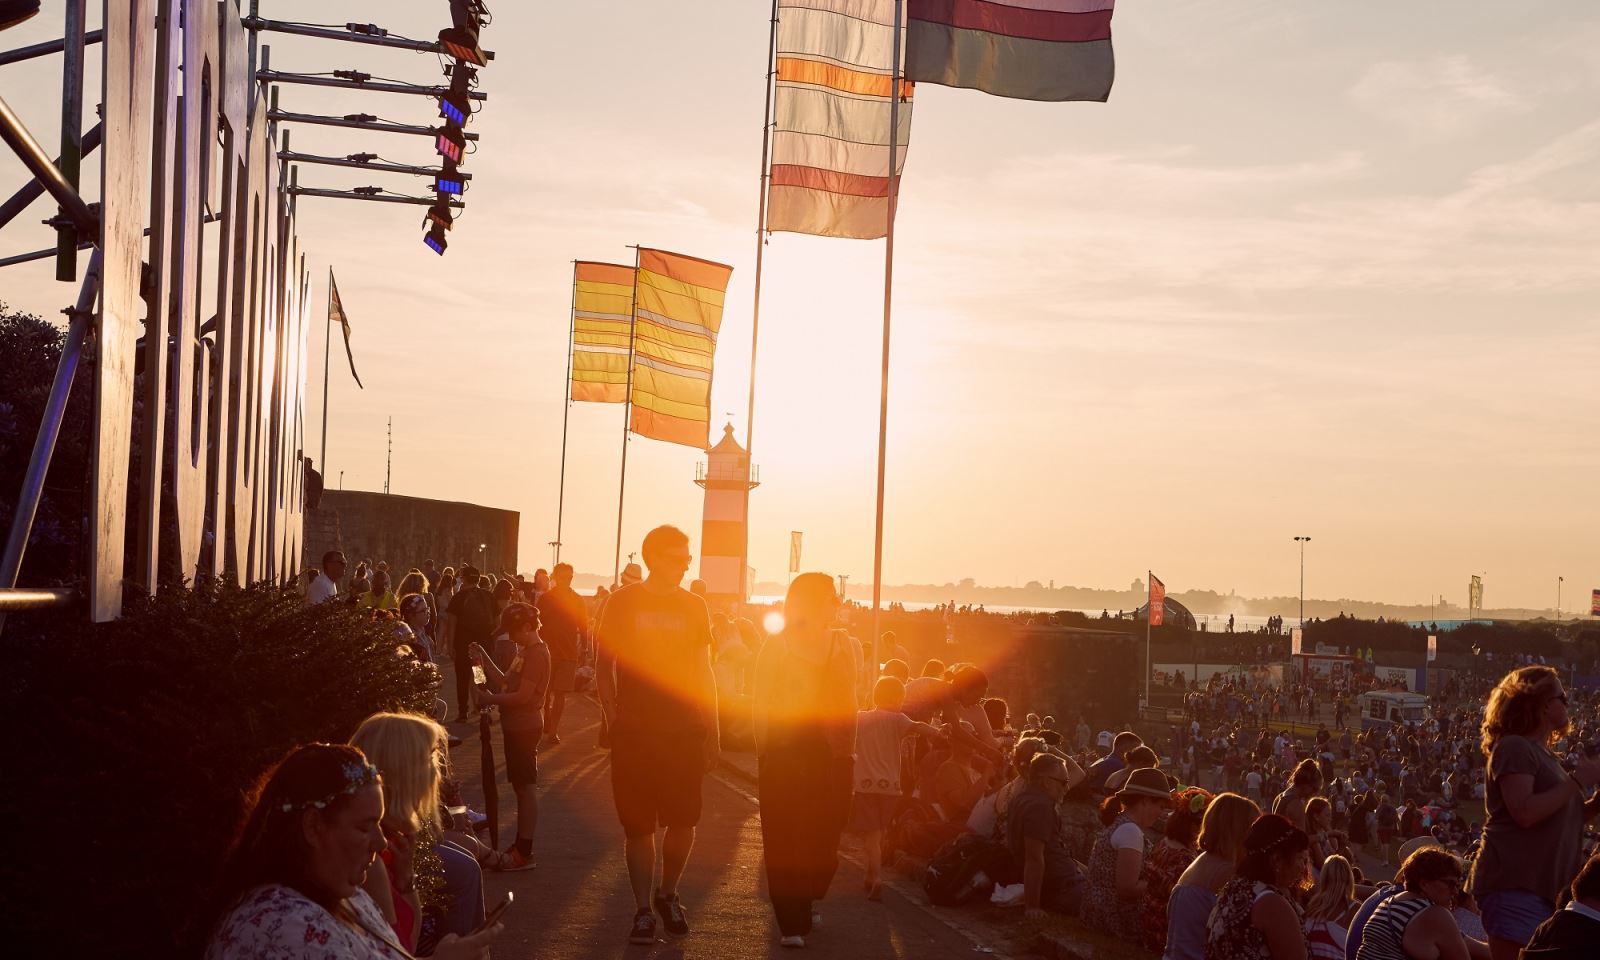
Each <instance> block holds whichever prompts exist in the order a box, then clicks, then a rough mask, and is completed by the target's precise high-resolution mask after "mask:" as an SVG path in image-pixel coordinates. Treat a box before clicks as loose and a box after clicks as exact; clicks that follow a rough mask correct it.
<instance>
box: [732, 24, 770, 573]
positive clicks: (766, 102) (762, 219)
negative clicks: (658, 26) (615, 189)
mask: <svg viewBox="0 0 1600 960" xmlns="http://www.w3.org/2000/svg"><path fill="white" fill-rule="evenodd" d="M777 56H778V0H772V30H771V33H770V36H769V39H768V40H767V92H766V96H765V97H764V98H763V106H764V107H765V108H766V117H765V119H763V120H762V122H761V202H760V205H759V206H758V207H757V208H756V291H755V301H754V303H753V305H752V306H751V308H750V400H749V402H748V403H747V404H746V405H745V414H744V452H745V457H746V458H747V464H749V463H754V462H755V446H756V342H757V340H758V337H759V335H760V333H761V255H762V253H763V252H764V250H765V248H766V245H767V239H766V237H767V183H768V181H769V179H770V178H771V176H772V172H771V170H770V169H769V167H770V166H771V159H772V154H771V149H772V78H773V74H774V73H775V72H776V61H777ZM745 479H746V480H749V476H748V475H747V476H746V477H745ZM749 569H750V493H749V491H748V490H746V491H745V497H744V536H743V537H741V538H740V539H739V602H740V603H744V602H745V601H747V600H749V599H750V598H749V596H748V593H747V592H748V590H749V587H750V582H749V575H748V574H747V573H746V571H747V570H749Z"/></svg>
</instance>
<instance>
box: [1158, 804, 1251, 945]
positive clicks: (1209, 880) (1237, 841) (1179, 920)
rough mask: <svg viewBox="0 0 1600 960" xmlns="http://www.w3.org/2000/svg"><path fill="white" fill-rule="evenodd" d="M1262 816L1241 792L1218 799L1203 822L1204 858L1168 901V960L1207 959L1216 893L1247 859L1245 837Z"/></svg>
mask: <svg viewBox="0 0 1600 960" xmlns="http://www.w3.org/2000/svg"><path fill="white" fill-rule="evenodd" d="M1260 815H1261V808H1260V807H1257V806H1256V805H1255V803H1254V801H1251V800H1248V799H1246V798H1245V797H1241V796H1240V795H1238V794H1237V793H1223V794H1218V795H1217V797H1216V798H1215V799H1214V800H1212V801H1211V804H1210V806H1208V807H1206V812H1205V816H1204V817H1203V818H1202V819H1201V821H1200V840H1199V844H1200V855H1199V856H1198V857H1196V858H1195V859H1194V862H1193V863H1191V864H1189V866H1188V868H1187V869H1185V870H1184V871H1183V874H1182V875H1181V876H1179V877H1178V882H1177V885H1176V886H1174V887H1173V888H1172V896H1170V897H1168V898H1167V910H1166V914H1167V941H1166V948H1165V950H1164V952H1163V954H1162V956H1163V957H1165V958H1166V960H1204V958H1205V953H1206V918H1208V917H1210V916H1211V909H1212V908H1213V907H1215V906H1216V905H1217V891H1218V890H1221V889H1222V887H1223V885H1224V884H1226V883H1227V882H1228V881H1229V880H1232V879H1233V874H1234V865H1235V864H1237V863H1238V862H1239V861H1241V860H1243V859H1244V838H1245V834H1246V833H1247V832H1248V831H1249V829H1250V825H1251V824H1252V823H1254V822H1255V820H1256V818H1257V817H1259V816H1260Z"/></svg>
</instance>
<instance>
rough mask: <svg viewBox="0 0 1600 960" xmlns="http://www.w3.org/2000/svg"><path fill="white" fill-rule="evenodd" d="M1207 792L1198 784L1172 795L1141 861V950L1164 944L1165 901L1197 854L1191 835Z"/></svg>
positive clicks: (1196, 830)
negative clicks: (1157, 834)
mask: <svg viewBox="0 0 1600 960" xmlns="http://www.w3.org/2000/svg"><path fill="white" fill-rule="evenodd" d="M1210 803H1211V794H1210V793H1209V792H1207V791H1205V790H1202V789H1201V788H1199V787H1188V788H1187V789H1184V790H1182V791H1179V792H1178V793H1176V794H1174V795H1173V798H1172V808H1171V811H1170V812H1169V813H1168V814H1167V823H1166V827H1165V828H1164V830H1163V832H1164V833H1165V834H1166V835H1165V836H1163V837H1162V838H1161V840H1160V842H1158V843H1157V844H1156V845H1155V846H1154V847H1153V848H1152V849H1151V850H1150V855H1149V856H1148V857H1146V858H1145V862H1144V877H1143V879H1144V904H1143V906H1142V907H1141V909H1140V912H1141V913H1142V914H1143V926H1144V937H1143V939H1144V946H1145V949H1147V950H1151V951H1153V952H1156V953H1160V952H1161V951H1162V950H1163V949H1164V948H1165V947H1166V945H1167V902H1168V901H1169V900H1170V899H1171V898H1172V888H1173V887H1174V886H1176V885H1177V882H1178V878H1179V877H1181V876H1183V872H1184V871H1185V870H1187V869H1188V868H1189V864H1191V863H1193V862H1194V859H1195V857H1196V855H1197V854H1198V853H1199V851H1198V850H1196V849H1195V838H1196V837H1197V836H1198V835H1199V833H1200V824H1201V823H1202V822H1203V818H1204V817H1205V813H1206V807H1207V806H1209V805H1210Z"/></svg>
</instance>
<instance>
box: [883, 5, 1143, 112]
mask: <svg viewBox="0 0 1600 960" xmlns="http://www.w3.org/2000/svg"><path fill="white" fill-rule="evenodd" d="M1114 2H1115V0H1003V2H990V0H909V2H908V3H907V5H906V13H907V18H908V19H907V23H906V72H905V76H906V78H907V79H909V80H913V81H916V82H919V83H937V84H942V85H944V86H947V87H970V88H972V89H974V90H982V91H983V92H984V93H992V94H994V95H995V96H997V97H1012V98H1016V99H1020V100H1101V101H1104V100H1105V99H1107V98H1108V97H1110V96H1111V81H1112V78H1113V77H1114V75H1115V73H1116V64H1115V61H1114V60H1113V58H1112V55H1111V8H1112V5H1113V3H1114Z"/></svg>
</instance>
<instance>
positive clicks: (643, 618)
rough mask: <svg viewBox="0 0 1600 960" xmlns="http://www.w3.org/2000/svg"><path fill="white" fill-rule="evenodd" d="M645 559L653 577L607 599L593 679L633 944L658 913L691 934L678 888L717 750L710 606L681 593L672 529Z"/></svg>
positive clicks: (659, 535) (681, 552)
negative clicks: (657, 880) (604, 731)
mask: <svg viewBox="0 0 1600 960" xmlns="http://www.w3.org/2000/svg"><path fill="white" fill-rule="evenodd" d="M641 551H642V553H643V554H644V562H645V566H647V567H649V569H650V575H649V576H648V577H646V578H645V580H644V581H643V582H642V583H637V584H631V585H628V586H623V587H620V588H618V589H617V591H616V592H615V593H613V594H611V597H610V599H608V600H607V601H606V605H605V609H604V611H603V612H602V614H601V619H600V625H599V629H598V630H597V632H596V633H597V636H596V640H597V643H598V657H597V662H596V665H595V673H596V679H597V680H598V685H599V693H600V707H601V709H602V710H603V711H604V713H605V720H606V723H607V726H608V729H609V730H610V732H611V792H612V797H613V798H614V799H615V801H616V805H617V818H618V819H619V820H620V821H621V822H622V831H623V835H624V847H625V850H626V853H627V860H628V879H629V881H630V882H631V884H632V886H633V895H634V901H635V905H636V906H637V908H638V911H637V913H635V914H634V917H633V922H632V924H631V926H630V928H629V932H628V940H629V942H630V943H654V942H655V935H656V919H655V916H654V915H653V914H652V913H651V908H652V907H654V909H655V912H656V913H659V914H660V915H661V920H662V922H663V923H664V924H665V926H666V928H667V931H668V932H669V933H673V934H678V935H682V934H685V933H688V932H689V922H688V918H687V917H686V916H685V914H684V910H683V905H682V904H681V903H680V902H679V900H678V880H679V879H680V878H681V877H682V876H683V868H684V865H685V864H686V863H687V862H688V859H689V851H690V849H691V848H693V846H694V828H695V826H696V824H698V823H699V822H700V803H701V784H702V781H703V779H704V777H705V774H706V773H708V772H710V771H711V770H712V769H713V768H714V767H715V766H716V764H717V757H718V754H719V753H720V750H721V746H720V740H719V734H718V730H717V691H716V683H715V681H714V680H713V679H712V674H711V617H710V615H709V614H708V613H707V611H706V604H705V601H704V600H702V599H700V598H699V597H697V596H695V595H694V594H692V593H690V592H689V591H687V590H684V589H683V588H682V587H681V586H680V584H682V583H683V578H684V575H685V574H686V573H687V572H688V569H689V560H690V556H689V538H688V536H687V535H686V534H684V532H683V531H681V530H679V529H677V528H676V527H657V528H656V529H654V530H652V531H650V533H648V534H647V535H646V536H645V538H644V544H643V546H642V548H641ZM657 826H663V827H666V836H665V838H664V839H663V841H662V850H661V888H660V889H659V890H658V891H655V895H654V896H653V897H652V896H651V889H650V887H651V881H652V879H653V878H654V874H655V859H656V849H655V831H656V827H657Z"/></svg>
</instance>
